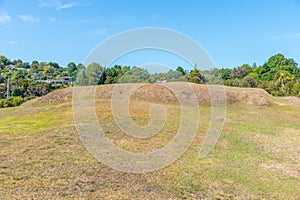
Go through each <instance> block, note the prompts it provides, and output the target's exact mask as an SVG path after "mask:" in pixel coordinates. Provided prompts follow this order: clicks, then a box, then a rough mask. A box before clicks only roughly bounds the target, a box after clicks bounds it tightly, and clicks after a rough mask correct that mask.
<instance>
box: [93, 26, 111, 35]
mask: <svg viewBox="0 0 300 200" xmlns="http://www.w3.org/2000/svg"><path fill="white" fill-rule="evenodd" d="M107 31H108V29H107V28H100V29H97V30H94V31H91V32H90V33H91V34H95V35H105V34H106V33H107Z"/></svg>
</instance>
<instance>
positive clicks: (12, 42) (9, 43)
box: [5, 40, 19, 45]
mask: <svg viewBox="0 0 300 200" xmlns="http://www.w3.org/2000/svg"><path fill="white" fill-rule="evenodd" d="M18 43H19V42H18V41H15V40H10V41H7V42H5V44H8V45H15V44H18Z"/></svg>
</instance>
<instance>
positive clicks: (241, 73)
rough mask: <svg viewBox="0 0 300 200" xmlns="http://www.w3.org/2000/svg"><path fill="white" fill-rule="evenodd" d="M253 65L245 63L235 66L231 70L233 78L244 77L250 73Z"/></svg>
mask: <svg viewBox="0 0 300 200" xmlns="http://www.w3.org/2000/svg"><path fill="white" fill-rule="evenodd" d="M250 69H251V67H250V66H249V65H248V64H243V65H242V66H240V67H238V68H233V70H232V71H231V77H232V78H244V77H245V76H246V75H247V74H248V73H249V70H250Z"/></svg>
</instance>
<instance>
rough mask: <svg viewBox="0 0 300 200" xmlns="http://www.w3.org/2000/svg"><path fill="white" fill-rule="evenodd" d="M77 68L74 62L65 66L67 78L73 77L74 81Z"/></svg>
mask: <svg viewBox="0 0 300 200" xmlns="http://www.w3.org/2000/svg"><path fill="white" fill-rule="evenodd" d="M77 70H78V68H77V66H76V64H75V63H74V62H70V63H69V64H68V66H67V71H68V76H71V77H73V79H75V77H76V74H77Z"/></svg>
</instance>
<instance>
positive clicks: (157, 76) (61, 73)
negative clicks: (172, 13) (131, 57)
mask: <svg viewBox="0 0 300 200" xmlns="http://www.w3.org/2000/svg"><path fill="white" fill-rule="evenodd" d="M62 77H69V78H71V79H72V80H73V81H74V82H75V83H76V84H78V85H99V84H115V83H155V82H166V81H167V82H170V81H189V82H193V83H198V84H204V83H206V84H225V85H227V86H234V87H252V88H262V89H264V90H266V91H267V92H269V93H270V94H272V95H274V96H298V97H300V68H299V67H298V64H297V63H296V62H295V61H294V60H293V59H291V58H286V57H285V56H284V55H282V54H276V55H274V56H272V57H270V58H269V59H268V60H267V61H266V62H265V63H264V64H263V65H260V66H257V65H256V64H255V63H254V64H253V65H252V66H250V65H249V64H243V65H241V66H238V67H235V68H233V69H232V68H221V69H219V68H214V69H211V70H203V71H200V70H199V69H198V68H197V67H195V68H194V69H192V70H185V69H184V68H183V67H181V66H179V67H177V68H176V70H169V71H168V72H164V73H152V74H150V73H149V72H148V70H146V69H142V68H139V67H136V66H134V67H130V66H121V65H115V66H113V67H111V68H107V67H104V66H101V65H100V64H99V63H91V64H89V65H88V66H84V65H82V64H80V63H79V64H77V65H76V64H75V63H74V62H70V63H69V64H68V65H67V67H62V66H60V65H59V64H57V63H56V62H49V63H47V62H38V61H32V62H31V63H28V62H23V61H22V60H20V59H18V60H13V61H11V60H10V59H8V58H6V57H5V56H2V55H0V107H10V106H17V105H20V104H21V103H22V102H24V101H27V100H29V99H32V98H35V97H39V96H43V95H45V94H47V93H49V92H51V91H53V90H55V89H60V88H64V87H68V86H69V84H66V83H61V84H53V83H51V82H49V81H48V82H47V80H59V79H61V78H62Z"/></svg>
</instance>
